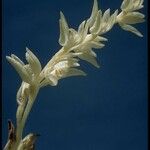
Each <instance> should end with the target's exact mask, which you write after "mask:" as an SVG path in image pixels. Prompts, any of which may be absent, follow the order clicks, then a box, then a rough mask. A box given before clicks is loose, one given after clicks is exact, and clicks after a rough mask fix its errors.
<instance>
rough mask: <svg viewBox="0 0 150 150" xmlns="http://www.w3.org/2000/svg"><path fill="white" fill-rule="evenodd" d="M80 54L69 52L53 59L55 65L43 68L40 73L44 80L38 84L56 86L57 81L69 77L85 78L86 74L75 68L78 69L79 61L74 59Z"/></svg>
mask: <svg viewBox="0 0 150 150" xmlns="http://www.w3.org/2000/svg"><path fill="white" fill-rule="evenodd" d="M77 55H80V53H73V52H70V53H68V54H66V55H64V56H58V57H56V58H55V61H54V62H56V63H54V64H53V65H51V66H47V67H45V69H43V71H42V73H43V74H42V76H44V80H42V82H41V83H40V84H41V86H46V85H47V84H50V85H52V86H56V85H57V83H58V80H59V79H62V78H66V77H70V76H85V75H86V74H85V73H84V72H83V71H82V70H79V69H76V68H75V67H79V66H80V64H79V63H78V61H79V59H77V58H75V57H76V56H77Z"/></svg>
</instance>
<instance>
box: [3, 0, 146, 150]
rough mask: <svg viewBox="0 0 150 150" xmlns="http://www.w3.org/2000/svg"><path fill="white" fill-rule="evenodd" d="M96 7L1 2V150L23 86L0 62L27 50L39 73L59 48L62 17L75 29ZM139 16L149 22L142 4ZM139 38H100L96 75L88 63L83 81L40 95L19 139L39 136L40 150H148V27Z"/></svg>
mask: <svg viewBox="0 0 150 150" xmlns="http://www.w3.org/2000/svg"><path fill="white" fill-rule="evenodd" d="M121 3H122V0H113V1H111V0H101V1H99V6H100V8H101V9H102V10H106V9H107V8H111V10H112V12H113V11H114V10H116V9H118V8H119V7H120V5H121ZM92 4H93V0H82V1H81V0H63V1H61V0H32V1H31V0H21V1H20V0H13V1H10V0H3V47H2V56H3V60H2V62H3V73H2V75H3V80H2V81H3V83H2V90H3V100H2V104H3V113H2V117H3V122H2V126H3V128H2V129H3V130H2V131H3V140H2V143H3V145H4V144H5V143H6V141H7V119H9V118H10V119H12V120H13V122H15V112H16V108H17V104H16V100H15V98H16V92H17V90H18V88H19V86H20V83H21V80H20V78H19V76H18V75H17V73H16V72H15V71H14V69H13V68H12V67H11V66H10V64H8V62H7V61H6V59H5V56H6V55H10V54H11V53H14V54H16V55H17V56H18V57H20V58H21V59H23V60H24V61H25V59H24V55H25V47H26V46H27V47H28V48H29V49H32V50H33V52H34V53H35V54H36V55H37V56H38V58H39V59H40V61H41V63H42V66H44V65H45V64H46V63H47V62H48V60H49V59H50V58H51V57H52V56H53V55H54V54H55V53H56V52H57V50H58V49H59V48H60V46H59V44H58V38H59V24H58V20H59V11H60V10H62V11H63V12H64V14H65V16H66V18H67V21H68V23H69V25H70V27H73V28H75V29H76V28H77V27H78V25H79V24H80V23H81V21H83V20H84V19H86V18H88V17H89V16H90V13H91V8H92ZM144 5H145V7H144V9H142V10H141V11H142V12H143V13H144V14H145V15H146V16H147V1H146V0H145V1H144ZM136 27H138V29H139V30H140V31H141V32H142V33H143V35H144V37H143V38H139V37H137V36H135V35H133V34H132V33H129V32H125V31H123V30H122V29H121V28H120V27H119V26H114V28H113V29H112V30H111V31H110V32H109V33H107V34H106V35H105V37H106V38H108V42H106V46H105V47H104V48H103V49H101V50H97V54H98V61H99V62H100V64H101V68H100V69H97V68H94V67H93V66H92V65H90V64H87V63H86V62H83V63H82V68H83V70H85V71H86V72H87V74H88V76H86V77H70V78H67V79H64V80H60V82H59V84H58V86H57V87H50V86H47V87H46V88H44V89H41V91H40V93H39V95H38V97H37V101H36V103H35V105H34V107H33V109H32V113H31V114H30V116H29V119H28V122H27V124H26V128H25V132H24V135H26V134H28V133H30V132H37V133H40V134H41V137H39V140H38V141H37V143H36V149H37V150H41V149H43V150H47V149H50V150H120V149H121V150H127V149H128V150H146V149H147V143H148V142H147V140H148V139H147V99H148V98H147V23H146V22H145V23H143V24H139V25H136Z"/></svg>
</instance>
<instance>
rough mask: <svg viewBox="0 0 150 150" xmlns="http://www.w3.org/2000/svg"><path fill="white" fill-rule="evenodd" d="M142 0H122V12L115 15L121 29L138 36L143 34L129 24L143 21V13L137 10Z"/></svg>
mask: <svg viewBox="0 0 150 150" xmlns="http://www.w3.org/2000/svg"><path fill="white" fill-rule="evenodd" d="M142 4H143V0H124V1H123V3H122V5H121V9H122V12H121V13H120V14H119V15H118V16H117V22H118V23H119V25H120V26H121V28H122V29H124V30H126V31H130V32H132V33H134V34H136V35H138V36H140V37H142V36H143V35H142V34H141V33H140V32H139V31H138V30H137V29H136V28H135V27H133V26H131V24H137V23H142V22H144V21H145V20H144V17H145V16H144V14H142V13H140V12H137V11H136V10H139V9H141V8H143V5H142Z"/></svg>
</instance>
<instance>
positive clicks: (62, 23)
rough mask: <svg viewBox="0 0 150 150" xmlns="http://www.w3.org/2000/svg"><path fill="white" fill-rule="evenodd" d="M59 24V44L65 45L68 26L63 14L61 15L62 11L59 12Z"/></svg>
mask: <svg viewBox="0 0 150 150" xmlns="http://www.w3.org/2000/svg"><path fill="white" fill-rule="evenodd" d="M59 26H60V36H59V44H60V45H62V46H65V45H66V44H67V42H68V34H69V28H68V24H67V21H66V19H65V16H64V15H63V13H62V12H60V20H59Z"/></svg>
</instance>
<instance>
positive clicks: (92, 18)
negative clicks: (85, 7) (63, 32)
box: [87, 0, 98, 27]
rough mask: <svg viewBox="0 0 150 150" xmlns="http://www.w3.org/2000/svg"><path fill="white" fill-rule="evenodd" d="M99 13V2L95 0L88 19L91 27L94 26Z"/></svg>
mask: <svg viewBox="0 0 150 150" xmlns="http://www.w3.org/2000/svg"><path fill="white" fill-rule="evenodd" d="M97 13H98V3H97V0H94V4H93V9H92V14H91V16H90V18H89V19H88V21H87V22H88V24H89V26H90V27H92V26H93V24H94V22H95V18H96V16H97Z"/></svg>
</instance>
